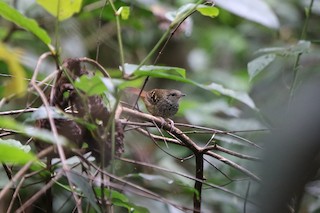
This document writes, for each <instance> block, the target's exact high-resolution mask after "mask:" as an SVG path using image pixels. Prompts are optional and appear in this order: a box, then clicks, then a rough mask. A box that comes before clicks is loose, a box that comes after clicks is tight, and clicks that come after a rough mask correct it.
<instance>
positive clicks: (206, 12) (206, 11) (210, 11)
mask: <svg viewBox="0 0 320 213" xmlns="http://www.w3.org/2000/svg"><path fill="white" fill-rule="evenodd" d="M197 11H198V12H199V13H201V14H202V15H203V16H209V17H211V18H214V17H217V16H218V15H219V9H218V8H216V7H211V6H207V5H199V6H198V7H197Z"/></svg>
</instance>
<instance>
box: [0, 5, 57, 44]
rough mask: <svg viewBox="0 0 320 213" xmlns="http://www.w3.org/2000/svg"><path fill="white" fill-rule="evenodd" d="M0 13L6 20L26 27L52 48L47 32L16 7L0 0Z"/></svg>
mask: <svg viewBox="0 0 320 213" xmlns="http://www.w3.org/2000/svg"><path fill="white" fill-rule="evenodd" d="M0 15H1V16H2V17H3V18H5V19H7V20H8V21H11V22H13V23H15V24H16V25H18V26H20V27H22V28H24V29H26V30H27V31H29V32H31V33H33V34H34V35H35V36H37V37H38V38H39V39H40V40H41V41H42V42H43V43H45V44H46V45H48V46H49V48H50V49H53V47H51V45H50V43H51V39H50V37H49V35H48V34H47V32H46V31H45V30H44V29H42V28H41V27H39V25H38V23H37V22H36V21H35V20H33V19H30V18H27V17H25V16H24V15H22V14H21V13H19V12H18V11H17V10H16V9H14V8H12V7H10V6H9V5H8V4H6V3H5V2H2V1H1V2H0Z"/></svg>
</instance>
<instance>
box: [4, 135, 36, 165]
mask: <svg viewBox="0 0 320 213" xmlns="http://www.w3.org/2000/svg"><path fill="white" fill-rule="evenodd" d="M30 149H31V148H30V146H29V145H22V144H21V143H20V142H19V141H17V140H13V139H8V140H2V139H0V162H2V163H10V164H11V163H15V164H21V165H22V164H26V163H28V162H29V161H34V160H36V159H37V157H36V156H35V155H34V154H32V153H30Z"/></svg>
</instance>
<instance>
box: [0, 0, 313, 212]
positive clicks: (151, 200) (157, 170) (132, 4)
mask: <svg viewBox="0 0 320 213" xmlns="http://www.w3.org/2000/svg"><path fill="white" fill-rule="evenodd" d="M305 2H307V1H305ZM215 4H216V5H215ZM287 11H289V12H287ZM0 15H1V17H2V18H3V19H0V38H1V43H0V70H1V71H0V72H1V73H0V82H1V84H0V98H1V100H0V109H1V110H0V111H1V112H0V161H1V162H2V165H3V167H2V168H1V169H0V176H1V177H5V178H0V179H1V181H0V186H1V191H0V204H1V205H0V206H4V208H5V209H1V210H0V211H1V212H2V211H8V212H10V211H36V208H39V209H41V210H43V211H53V212H59V211H60V212H61V211H63V212H70V211H74V210H75V209H77V210H78V211H79V212H82V211H84V212H104V211H107V212H111V211H113V212H123V211H127V212H136V213H139V212H141V213H144V212H177V211H179V210H180V211H181V212H192V211H193V212H199V211H200V209H201V212H252V211H253V210H256V208H258V207H257V205H256V203H255V198H256V195H257V194H258V193H259V192H258V189H259V186H260V184H261V183H260V175H261V173H260V170H258V169H257V167H259V166H261V164H260V163H259V162H260V160H261V159H260V158H261V157H262V156H263V152H264V150H263V147H264V146H265V144H263V143H262V142H260V140H259V137H261V136H264V135H265V134H270V130H272V128H273V127H274V123H276V122H277V121H278V120H286V117H285V116H286V115H287V114H286V113H283V112H286V110H288V109H290V105H291V104H292V103H293V100H294V99H295V95H296V93H297V91H298V90H299V87H300V86H301V85H303V84H307V79H310V78H314V79H317V78H318V76H319V74H318V71H317V70H318V66H319V65H318V63H319V47H318V45H317V44H318V41H319V38H318V37H319V32H318V28H317V21H318V20H317V19H318V16H319V11H317V10H316V9H315V6H313V1H312V0H311V1H310V4H309V2H308V5H307V4H304V3H302V2H301V1H292V2H273V1H263V0H256V1H254V2H253V1H249V0H240V1H231V0H230V1H225V0H216V1H214V2H212V1H207V2H205V1H201V0H200V1H174V2H172V1H171V2H170V3H168V2H167V1H161V0H155V1H149V0H147V1H106V2H104V1H94V0H87V1H81V0H79V1H71V0H70V1H69V0H67V1H42V0H37V1H36V2H26V1H21V0H20V1H19V0H18V1H14V3H13V4H12V5H10V3H8V1H1V2H0ZM32 35H33V36H32ZM39 43H42V45H43V44H44V45H43V46H41V45H38V44H39ZM46 51H49V52H46ZM78 65H81V66H79V67H77V66H78ZM27 84H29V87H27ZM130 87H139V88H143V89H146V90H148V89H152V88H174V89H179V90H181V91H183V93H186V94H187V96H186V97H184V98H183V99H182V100H181V103H180V109H179V113H178V114H177V116H176V117H175V118H174V121H175V124H174V126H172V124H171V123H169V122H167V121H166V120H164V119H160V118H158V117H154V116H152V115H150V114H148V113H143V112H146V111H145V110H144V106H143V105H142V104H141V105H140V101H138V98H139V97H137V96H133V94H130V93H129V92H128V91H129V90H128V88H130ZM132 99H133V101H132ZM136 102H138V105H139V107H137V106H135V105H136ZM310 104H311V103H310ZM280 106H286V107H285V109H283V108H281V107H280ZM287 106H288V107H287ZM140 109H141V111H142V112H141V111H140ZM100 115H103V117H101V116H100ZM92 141H94V142H95V143H97V144H98V146H96V145H92V144H93V142H92ZM39 144H40V145H39ZM123 144H124V153H123ZM53 147H54V148H53ZM45 157H46V158H45ZM270 157H272V156H270ZM45 159H47V160H45ZM28 162H30V163H28ZM45 164H46V165H45ZM19 170H20V171H19ZM11 186H12V187H13V189H14V191H15V195H14V196H11V194H10V190H9V189H10V187H11ZM317 189H318V187H317V186H314V188H313V190H317ZM310 191H312V190H310ZM305 193H306V197H307V198H308V197H309V199H305V200H303V201H302V202H301V203H303V205H304V206H303V207H305V208H308V209H309V210H310V211H309V212H317V211H319V207H318V206H319V204H318V201H317V196H316V195H314V194H312V193H310V192H308V191H306V192H305ZM70 197H72V198H73V199H71V201H70V199H69V198H70ZM310 197H311V198H310ZM4 198H6V199H4ZM7 201H9V202H7ZM44 203H46V204H44ZM47 204H48V205H47ZM298 206H299V205H296V206H292V208H297V207H298ZM39 209H38V210H39ZM44 209H45V210H44ZM297 211H298V210H297V209H295V212H297Z"/></svg>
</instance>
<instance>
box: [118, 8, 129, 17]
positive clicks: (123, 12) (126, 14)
mask: <svg viewBox="0 0 320 213" xmlns="http://www.w3.org/2000/svg"><path fill="white" fill-rule="evenodd" d="M119 14H120V15H121V19H122V20H127V19H128V18H129V16H130V7H127V6H124V7H120V8H119V10H118V11H117V15H119Z"/></svg>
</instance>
